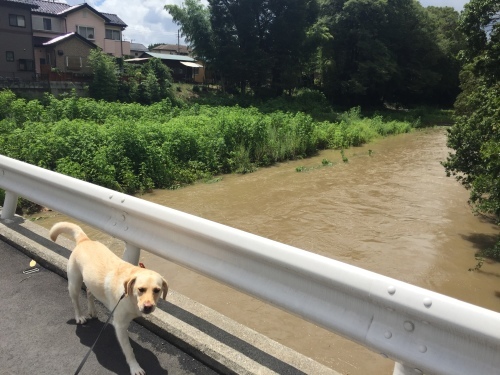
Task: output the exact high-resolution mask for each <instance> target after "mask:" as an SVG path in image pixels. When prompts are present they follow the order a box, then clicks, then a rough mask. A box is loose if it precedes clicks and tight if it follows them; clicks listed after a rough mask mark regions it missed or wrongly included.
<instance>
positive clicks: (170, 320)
mask: <svg viewBox="0 0 500 375" xmlns="http://www.w3.org/2000/svg"><path fill="white" fill-rule="evenodd" d="M0 239H1V240H3V241H5V242H7V243H9V244H10V245H12V246H13V247H15V248H17V249H19V250H20V251H22V252H23V253H25V254H26V255H28V256H29V257H31V258H32V259H34V260H35V261H37V262H38V264H40V265H41V266H43V267H45V268H47V269H49V270H51V271H53V272H55V273H57V274H58V275H60V276H62V277H64V278H66V264H67V258H68V257H69V254H70V250H69V249H72V248H73V246H74V243H73V242H72V241H70V240H68V239H66V238H64V237H60V238H58V240H57V242H58V243H57V244H56V243H54V242H52V241H51V240H50V239H49V237H48V230H46V229H45V228H42V227H40V226H39V225H36V224H34V223H32V222H29V221H25V220H24V219H23V218H22V217H18V216H16V217H15V218H14V219H13V220H0ZM61 245H63V246H61ZM159 307H160V308H159V309H157V310H156V311H155V312H154V313H153V314H150V315H148V316H146V317H143V318H139V319H137V320H136V321H137V322H138V323H139V324H141V325H143V326H144V327H146V328H147V329H149V330H150V331H152V332H154V333H155V334H157V335H158V336H160V337H162V338H163V339H165V340H167V341H169V342H171V343H172V344H174V345H175V346H177V347H179V348H180V349H182V350H183V351H185V352H186V353H188V354H190V355H191V356H192V357H193V358H196V359H197V360H199V361H200V362H202V363H204V364H206V365H207V366H209V367H211V368H213V369H214V370H216V371H217V372H219V373H221V374H245V375H250V374H259V375H267V374H290V375H303V374H314V375H340V374H339V373H338V372H336V371H334V370H332V369H330V368H328V367H326V366H323V365H321V364H320V363H318V362H316V361H314V360H312V359H311V358H309V357H306V356H304V355H302V354H300V353H297V352H296V351H294V350H292V349H290V348H288V347H286V346H283V345H281V344H279V343H277V342H276V341H273V340H271V339H269V338H268V337H266V336H264V335H261V334H259V333H258V332H256V331H253V330H251V329H250V328H248V327H245V326H243V325H241V324H239V323H237V322H235V321H233V320H231V319H229V318H227V317H226V316H224V315H222V314H219V313H218V312H216V311H214V310H212V309H210V308H208V307H206V306H204V305H202V304H200V303H197V302H196V301H193V300H191V299H189V298H187V297H185V296H183V295H181V294H179V293H177V292H175V291H173V290H170V291H169V294H168V298H167V301H166V302H163V301H162V302H161V303H160V304H159Z"/></svg>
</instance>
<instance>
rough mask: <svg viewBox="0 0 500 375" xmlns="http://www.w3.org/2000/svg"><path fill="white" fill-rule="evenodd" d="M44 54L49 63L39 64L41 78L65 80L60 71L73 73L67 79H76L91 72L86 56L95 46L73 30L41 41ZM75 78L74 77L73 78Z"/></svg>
mask: <svg viewBox="0 0 500 375" xmlns="http://www.w3.org/2000/svg"><path fill="white" fill-rule="evenodd" d="M43 47H44V52H45V56H47V59H48V60H49V61H50V62H51V64H50V65H49V64H43V65H41V74H42V76H43V78H45V77H47V76H49V75H51V74H52V76H51V80H63V81H64V80H66V79H67V77H66V75H64V74H61V73H73V74H72V76H71V77H69V79H71V80H78V77H85V76H88V75H90V74H91V73H92V71H91V69H90V66H89V64H88V62H87V58H88V56H89V54H90V51H91V50H92V49H95V48H97V46H96V45H95V44H94V43H92V42H91V41H90V40H88V39H87V38H84V37H83V36H81V35H80V34H77V33H75V32H72V33H68V34H65V35H61V36H58V37H56V38H54V39H51V40H49V41H48V42H45V43H43ZM75 78H76V79H75Z"/></svg>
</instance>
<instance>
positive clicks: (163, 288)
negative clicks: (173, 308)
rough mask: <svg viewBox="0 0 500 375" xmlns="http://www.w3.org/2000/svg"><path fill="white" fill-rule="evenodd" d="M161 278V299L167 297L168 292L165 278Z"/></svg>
mask: <svg viewBox="0 0 500 375" xmlns="http://www.w3.org/2000/svg"><path fill="white" fill-rule="evenodd" d="M162 280H163V283H162V286H161V290H162V292H163V294H162V298H163V299H165V300H166V299H167V293H168V284H167V281H166V280H165V279H162Z"/></svg>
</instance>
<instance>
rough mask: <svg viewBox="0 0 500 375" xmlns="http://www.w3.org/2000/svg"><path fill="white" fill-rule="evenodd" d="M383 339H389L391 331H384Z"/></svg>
mask: <svg viewBox="0 0 500 375" xmlns="http://www.w3.org/2000/svg"><path fill="white" fill-rule="evenodd" d="M384 337H385V338H386V339H390V338H391V337H392V332H391V331H386V332H385V333H384Z"/></svg>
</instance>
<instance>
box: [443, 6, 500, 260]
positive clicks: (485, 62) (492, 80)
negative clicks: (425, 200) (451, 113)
mask: <svg viewBox="0 0 500 375" xmlns="http://www.w3.org/2000/svg"><path fill="white" fill-rule="evenodd" d="M499 21H500V3H499V2H498V0H471V2H470V3H468V4H466V5H465V10H464V13H463V15H462V16H461V19H460V29H461V30H462V31H463V32H464V34H465V36H466V47H465V49H464V50H463V51H461V57H462V60H463V62H464V63H465V65H464V68H463V69H462V72H461V74H460V81H461V88H462V92H461V93H460V95H459V97H458V98H457V101H456V103H455V109H456V123H455V125H454V126H453V127H452V128H451V129H450V130H449V132H448V146H449V147H450V148H452V149H453V150H454V153H450V154H449V156H448V158H447V160H446V162H444V163H443V164H444V166H445V168H446V171H447V173H448V175H454V176H455V177H456V178H457V180H459V181H460V182H461V183H462V184H463V185H464V186H465V187H466V188H467V189H469V190H470V203H471V204H472V205H473V207H474V209H475V210H477V211H478V212H482V213H485V214H490V215H492V216H493V217H494V218H495V219H496V221H497V222H500V130H499V124H500V110H499V109H500V22H499ZM484 255H488V256H492V257H495V258H497V259H500V241H499V242H497V244H496V245H495V247H494V248H493V249H491V250H490V251H489V252H485V253H484Z"/></svg>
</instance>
